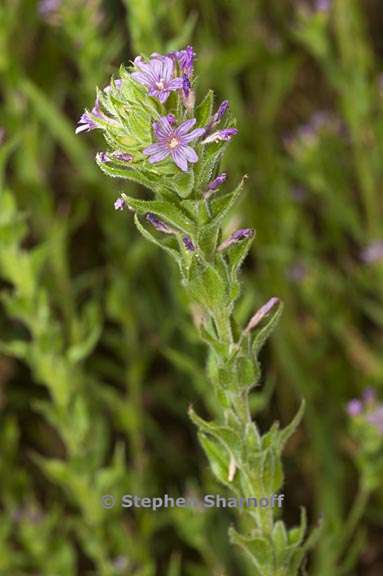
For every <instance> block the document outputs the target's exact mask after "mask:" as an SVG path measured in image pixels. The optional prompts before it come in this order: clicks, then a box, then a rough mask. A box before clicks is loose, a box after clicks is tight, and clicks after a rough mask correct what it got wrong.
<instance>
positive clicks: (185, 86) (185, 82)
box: [182, 74, 191, 98]
mask: <svg viewBox="0 0 383 576" xmlns="http://www.w3.org/2000/svg"><path fill="white" fill-rule="evenodd" d="M190 89H191V84H190V80H189V78H188V77H187V76H186V74H184V75H183V77H182V92H183V95H184V97H185V98H188V97H189V94H190Z"/></svg>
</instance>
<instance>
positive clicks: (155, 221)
mask: <svg viewBox="0 0 383 576" xmlns="http://www.w3.org/2000/svg"><path fill="white" fill-rule="evenodd" d="M145 219H146V220H147V221H148V222H149V223H150V224H151V225H152V226H154V228H155V229H156V230H158V232H163V233H164V234H174V230H173V229H172V228H170V226H168V225H167V224H166V223H165V222H163V221H162V220H160V219H159V218H158V216H156V215H155V214H153V213H152V212H147V213H146V214H145Z"/></svg>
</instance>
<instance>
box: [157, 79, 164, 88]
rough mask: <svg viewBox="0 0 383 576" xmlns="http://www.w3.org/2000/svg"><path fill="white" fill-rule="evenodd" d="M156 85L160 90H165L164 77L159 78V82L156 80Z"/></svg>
mask: <svg viewBox="0 0 383 576" xmlns="http://www.w3.org/2000/svg"><path fill="white" fill-rule="evenodd" d="M156 86H157V88H158V90H163V89H164V87H165V84H164V81H163V79H162V78H160V79H159V81H158V82H156Z"/></svg>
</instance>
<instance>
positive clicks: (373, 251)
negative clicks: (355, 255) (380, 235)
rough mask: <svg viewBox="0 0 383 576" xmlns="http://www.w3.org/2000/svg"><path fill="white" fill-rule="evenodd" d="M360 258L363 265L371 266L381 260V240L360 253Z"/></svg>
mask: <svg viewBox="0 0 383 576" xmlns="http://www.w3.org/2000/svg"><path fill="white" fill-rule="evenodd" d="M360 257H361V259H362V260H363V262H364V263H365V264H373V263H374V262H380V261H382V260H383V240H376V241H375V242H371V244H369V245H368V246H366V248H364V250H362V251H361V253H360Z"/></svg>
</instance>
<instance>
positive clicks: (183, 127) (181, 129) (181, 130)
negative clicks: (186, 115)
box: [175, 118, 197, 136]
mask: <svg viewBox="0 0 383 576" xmlns="http://www.w3.org/2000/svg"><path fill="white" fill-rule="evenodd" d="M196 122H197V120H196V119H195V118H190V120H186V121H185V122H182V124H180V126H178V128H177V129H176V131H175V133H176V135H177V136H184V135H185V134H187V133H188V132H189V130H190V129H191V128H193V126H194V124H195V123H196Z"/></svg>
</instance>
